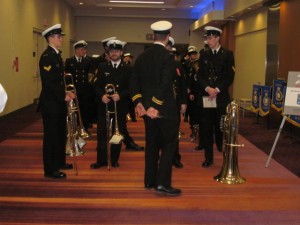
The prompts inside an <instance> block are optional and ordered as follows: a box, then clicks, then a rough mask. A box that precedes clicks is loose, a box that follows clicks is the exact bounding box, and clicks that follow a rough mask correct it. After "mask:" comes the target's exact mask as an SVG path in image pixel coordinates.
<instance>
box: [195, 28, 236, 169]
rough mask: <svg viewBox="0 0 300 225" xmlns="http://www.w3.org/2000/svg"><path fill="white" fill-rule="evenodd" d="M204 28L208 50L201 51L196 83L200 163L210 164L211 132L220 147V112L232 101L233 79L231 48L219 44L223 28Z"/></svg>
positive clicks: (221, 138)
mask: <svg viewBox="0 0 300 225" xmlns="http://www.w3.org/2000/svg"><path fill="white" fill-rule="evenodd" d="M204 30H205V32H206V35H207V44H208V46H209V48H210V50H208V51H203V52H201V55H200V59H199V70H198V73H197V77H198V78H197V85H198V87H199V90H201V95H202V98H203V99H202V100H203V109H202V118H201V119H202V125H203V130H202V131H203V135H202V137H203V146H204V150H205V160H204V162H203V163H202V167H210V166H211V165H212V164H213V161H214V157H213V136H214V134H215V142H216V146H217V149H218V150H219V151H222V141H223V134H222V131H221V130H220V120H221V117H222V115H225V114H226V107H227V105H228V104H229V103H230V101H231V99H230V95H229V91H228V89H229V86H230V85H231V84H232V83H233V79H234V73H235V69H234V56H233V52H232V51H230V50H227V49H225V48H223V47H222V46H221V44H220V36H221V34H222V30H221V29H219V28H216V27H211V26H207V27H205V28H204ZM206 102H210V104H209V105H214V107H212V108H210V106H209V107H208V106H207V105H208V104H205V103H206ZM214 131H215V132H214Z"/></svg>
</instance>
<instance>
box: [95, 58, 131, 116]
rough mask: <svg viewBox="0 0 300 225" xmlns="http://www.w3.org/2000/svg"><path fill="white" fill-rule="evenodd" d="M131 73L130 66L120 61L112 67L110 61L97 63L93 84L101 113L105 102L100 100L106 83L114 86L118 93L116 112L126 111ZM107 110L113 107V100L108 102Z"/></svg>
mask: <svg viewBox="0 0 300 225" xmlns="http://www.w3.org/2000/svg"><path fill="white" fill-rule="evenodd" d="M131 74H132V69H131V67H130V66H128V65H126V64H125V63H124V62H121V63H120V64H119V66H118V68H116V69H114V68H113V66H112V64H111V62H104V63H102V64H100V65H99V67H98V72H97V80H96V82H95V84H94V88H95V92H96V99H97V102H98V103H99V104H98V106H99V107H98V109H100V113H101V114H105V112H106V104H105V103H103V102H102V96H103V95H105V94H106V90H105V87H106V85H107V84H113V85H114V86H115V91H116V93H118V94H119V96H120V100H119V101H117V111H118V113H128V99H129V98H130V92H129V80H130V77H131ZM108 107H109V110H113V109H114V103H113V101H111V102H109V103H108Z"/></svg>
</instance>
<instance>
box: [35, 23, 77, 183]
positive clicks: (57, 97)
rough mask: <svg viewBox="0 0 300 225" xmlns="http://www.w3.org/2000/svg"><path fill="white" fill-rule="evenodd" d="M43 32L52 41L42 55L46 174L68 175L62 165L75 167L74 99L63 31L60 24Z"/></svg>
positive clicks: (41, 107) (52, 175) (51, 176)
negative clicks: (70, 123)
mask: <svg viewBox="0 0 300 225" xmlns="http://www.w3.org/2000/svg"><path fill="white" fill-rule="evenodd" d="M42 35H43V36H44V37H45V38H46V40H47V42H48V47H47V49H46V50H45V51H44V52H43V54H42V55H41V58H40V62H39V67H40V74H41V81H42V91H41V95H40V99H39V100H40V110H41V112H42V118H43V128H44V139H43V162H44V174H45V177H49V178H65V177H66V174H65V173H64V172H61V171H59V169H72V168H73V166H72V164H66V117H67V104H66V102H67V101H71V99H74V97H75V95H74V94H73V93H68V94H66V92H65V84H64V64H63V61H62V58H61V55H60V50H59V48H61V46H62V41H63V37H62V36H63V35H64V34H63V32H62V29H61V25H60V24H56V25H54V26H52V27H50V28H48V29H46V30H45V31H44V32H43V33H42Z"/></svg>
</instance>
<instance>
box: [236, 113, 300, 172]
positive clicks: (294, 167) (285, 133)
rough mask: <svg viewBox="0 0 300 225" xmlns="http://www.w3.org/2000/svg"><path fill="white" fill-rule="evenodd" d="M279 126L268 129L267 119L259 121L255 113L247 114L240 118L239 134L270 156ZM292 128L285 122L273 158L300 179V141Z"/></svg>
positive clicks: (271, 126)
mask: <svg viewBox="0 0 300 225" xmlns="http://www.w3.org/2000/svg"><path fill="white" fill-rule="evenodd" d="M279 126H280V125H278V126H274V125H272V124H271V125H269V127H270V128H268V125H267V118H259V119H257V118H256V115H255V114H254V113H252V112H247V113H246V114H245V117H242V116H240V120H239V133H240V134H241V135H242V136H243V137H245V138H246V139H247V140H249V141H250V142H251V143H252V144H254V145H255V146H256V147H258V148H259V149H260V150H262V151H263V152H265V153H266V154H268V155H269V153H270V151H271V149H272V146H273V144H274V142H275V139H276V135H277V133H278V130H279ZM292 126H293V125H291V124H289V123H288V122H285V124H284V128H285V129H283V130H282V132H281V133H280V136H279V139H278V142H277V145H276V147H275V150H274V154H273V157H272V158H273V159H275V160H276V161H277V162H279V163H280V164H281V165H283V166H284V167H285V168H287V169H288V170H290V171H291V172H292V173H294V174H296V175H297V176H298V177H300V140H299V139H297V138H296V137H294V135H293V134H292V132H291V129H292V128H293V127H292ZM269 166H271V164H270V165H269Z"/></svg>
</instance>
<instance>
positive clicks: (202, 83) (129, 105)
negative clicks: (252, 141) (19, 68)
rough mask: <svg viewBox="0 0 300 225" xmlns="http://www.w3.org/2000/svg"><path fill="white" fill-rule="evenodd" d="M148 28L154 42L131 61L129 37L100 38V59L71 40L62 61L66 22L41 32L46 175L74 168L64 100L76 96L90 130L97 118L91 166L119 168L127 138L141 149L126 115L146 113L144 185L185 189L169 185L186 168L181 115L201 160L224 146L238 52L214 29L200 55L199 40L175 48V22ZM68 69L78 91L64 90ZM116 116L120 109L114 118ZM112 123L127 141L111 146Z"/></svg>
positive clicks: (208, 162)
mask: <svg viewBox="0 0 300 225" xmlns="http://www.w3.org/2000/svg"><path fill="white" fill-rule="evenodd" d="M150 27H151V29H152V30H153V34H154V43H153V46H152V47H150V48H149V49H147V50H146V51H144V52H143V53H142V54H140V55H139V56H138V57H137V58H136V60H135V63H134V64H133V63H132V59H133V56H132V55H131V54H130V53H126V52H124V50H125V45H126V42H124V41H121V40H118V39H117V38H116V37H111V38H107V39H104V40H102V44H103V48H104V53H103V54H102V55H100V56H99V57H96V58H95V57H91V56H88V55H87V46H88V44H87V42H86V41H84V40H80V41H78V42H76V43H75V44H74V45H73V47H74V56H73V57H71V58H68V59H66V60H65V62H63V60H62V57H61V51H60V49H61V47H62V44H63V36H64V33H63V31H62V28H61V25H60V24H56V25H54V26H52V27H49V28H48V29H46V30H45V31H43V33H42V35H43V36H44V37H45V39H46V40H47V43H48V47H47V49H46V50H45V51H44V52H43V54H42V56H41V58H40V62H39V66H40V74H41V81H42V91H41V95H40V99H39V106H40V111H41V114H42V118H43V129H44V137H43V162H44V176H45V177H47V178H66V173H65V172H62V170H66V169H73V165H72V164H68V163H66V154H65V148H66V133H67V130H66V115H67V104H66V102H69V101H72V100H74V99H75V98H76V99H77V100H78V104H79V105H78V107H79V108H80V111H81V118H82V124H83V126H84V128H85V130H86V131H87V132H88V133H89V129H90V128H91V127H92V125H93V123H97V157H96V161H95V162H94V163H92V164H91V165H90V167H91V169H98V168H101V167H107V166H108V165H109V166H112V167H119V166H120V164H119V158H120V153H121V147H122V142H123V143H124V144H125V145H126V149H127V150H130V149H131V150H143V149H144V147H141V146H139V145H137V144H136V143H135V142H134V140H133V139H132V137H131V136H130V135H129V132H128V129H127V121H128V115H130V116H129V118H131V120H132V121H133V122H135V121H136V116H138V117H142V118H143V120H144V124H145V144H146V146H145V175H144V187H145V189H154V190H155V192H156V193H159V194H165V195H171V196H177V195H180V193H181V190H180V189H177V188H174V187H172V185H171V177H172V166H175V167H176V168H183V164H182V162H181V155H180V152H179V138H180V135H181V132H180V130H179V127H180V121H181V117H182V116H184V121H185V122H189V125H190V128H191V135H190V137H191V140H192V141H193V140H195V139H196V140H198V141H199V143H197V146H196V148H195V150H202V149H204V151H205V160H204V162H203V163H202V166H203V167H209V166H211V165H212V164H213V144H214V143H215V144H216V146H217V149H218V150H219V151H222V132H221V130H220V126H219V124H220V118H221V116H222V115H224V114H225V113H226V105H227V104H228V103H229V102H230V96H229V93H228V87H229V86H230V85H231V84H232V82H233V78H234V58H233V53H232V52H231V51H229V50H226V49H224V48H222V47H221V45H220V42H219V41H220V36H221V34H222V30H221V29H219V28H216V27H206V28H205V32H206V33H205V35H206V41H205V48H203V49H202V50H201V51H200V57H199V52H198V50H197V48H196V47H194V46H189V48H188V50H187V54H186V55H185V56H184V57H182V56H181V54H180V53H179V52H178V51H176V48H174V45H175V40H174V38H172V37H171V36H170V35H171V34H170V31H171V29H172V24H171V23H170V22H168V21H158V22H156V23H153V24H151V26H150ZM66 73H70V74H72V76H73V81H74V85H75V87H76V93H72V92H66V91H65V85H66V84H65V80H64V74H66ZM109 85H111V86H112V87H113V88H111V86H110V87H109V88H108V86H109ZM111 89H113V90H111ZM107 112H113V113H112V114H108V113H107ZM113 114H117V120H116V119H115V116H114V115H113ZM109 121H112V122H111V123H110V122H109ZM116 123H117V124H116ZM108 126H111V128H110V130H111V131H114V130H115V128H117V129H118V131H119V132H120V133H121V134H122V139H123V141H121V142H119V143H111V144H108V143H109V142H110V140H109V138H110V136H109V135H108V132H109V129H108ZM195 127H197V131H198V132H196V129H195ZM196 136H197V137H196ZM108 148H109V151H108ZM108 154H110V155H108Z"/></svg>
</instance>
